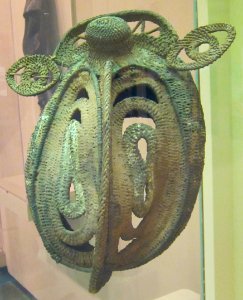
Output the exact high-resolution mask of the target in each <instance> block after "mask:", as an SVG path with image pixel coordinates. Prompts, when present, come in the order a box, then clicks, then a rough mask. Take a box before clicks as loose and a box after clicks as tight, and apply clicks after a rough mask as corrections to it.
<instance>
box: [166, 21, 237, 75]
mask: <svg viewBox="0 0 243 300" xmlns="http://www.w3.org/2000/svg"><path fill="white" fill-rule="evenodd" d="M222 31H223V32H226V33H227V37H226V39H225V41H224V42H223V43H222V44H220V42H219V41H218V39H217V38H216V37H215V36H214V35H212V33H217V32H222ZM234 39H235V29H234V27H233V26H231V25H228V24H222V23H221V24H213V25H208V26H203V27H199V28H197V29H195V30H193V31H191V32H190V33H188V34H187V35H186V36H185V37H184V39H182V40H179V41H177V42H176V43H175V44H174V45H173V46H172V47H171V50H170V51H169V53H168V54H167V56H166V60H167V63H168V65H169V66H170V67H172V68H175V69H177V70H182V71H184V70H195V69H199V68H203V67H205V66H207V65H210V64H211V63H213V62H214V61H215V60H217V59H218V58H220V57H221V56H222V55H223V54H224V52H225V51H226V50H227V49H228V48H229V46H230V45H231V44H232V42H233V41H234ZM201 45H208V47H209V49H208V50H206V51H204V52H199V46H201ZM183 49H185V51H186V54H187V55H188V57H189V58H191V59H192V60H194V62H191V63H184V62H183V61H182V60H180V59H178V58H177V56H178V54H179V53H180V52H181V50H183Z"/></svg>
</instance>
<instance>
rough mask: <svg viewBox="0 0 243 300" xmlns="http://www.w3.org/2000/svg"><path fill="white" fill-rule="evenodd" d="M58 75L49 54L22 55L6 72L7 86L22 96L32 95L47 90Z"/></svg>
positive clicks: (56, 79) (58, 72) (57, 70)
mask: <svg viewBox="0 0 243 300" xmlns="http://www.w3.org/2000/svg"><path fill="white" fill-rule="evenodd" d="M16 77H17V79H18V80H17V81H16ZM59 77H60V71H59V69H58V67H57V65H56V64H55V63H54V62H53V60H52V58H51V57H50V56H45V55H31V56H24V57H22V58H20V59H19V60H18V61H17V62H16V63H14V64H13V65H12V66H11V67H10V68H9V70H8V72H7V74H6V80H7V82H8V84H9V86H10V87H11V88H12V89H13V90H14V91H15V92H16V93H18V94H20V95H23V96H34V95H37V94H40V93H42V92H44V91H46V90H48V89H49V88H51V87H52V86H53V85H54V84H55V83H56V82H57V81H58V79H59Z"/></svg>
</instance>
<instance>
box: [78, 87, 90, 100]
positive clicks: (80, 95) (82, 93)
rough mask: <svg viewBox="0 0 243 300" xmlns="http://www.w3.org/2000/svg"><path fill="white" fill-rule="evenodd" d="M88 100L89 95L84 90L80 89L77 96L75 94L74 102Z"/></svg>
mask: <svg viewBox="0 0 243 300" xmlns="http://www.w3.org/2000/svg"><path fill="white" fill-rule="evenodd" d="M83 98H85V99H89V94H88V92H87V91H86V89H81V90H80V91H79V92H78V94H77V97H76V101H78V100H81V99H83Z"/></svg>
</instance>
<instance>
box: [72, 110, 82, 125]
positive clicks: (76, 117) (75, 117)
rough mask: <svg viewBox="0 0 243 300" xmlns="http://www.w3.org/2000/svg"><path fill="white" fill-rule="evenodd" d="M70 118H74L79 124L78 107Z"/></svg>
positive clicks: (79, 114) (79, 113) (79, 112)
mask: <svg viewBox="0 0 243 300" xmlns="http://www.w3.org/2000/svg"><path fill="white" fill-rule="evenodd" d="M71 120H76V121H78V122H79V123H80V124H81V111H80V110H79V109H76V110H75V111H74V112H73V114H72V117H71Z"/></svg>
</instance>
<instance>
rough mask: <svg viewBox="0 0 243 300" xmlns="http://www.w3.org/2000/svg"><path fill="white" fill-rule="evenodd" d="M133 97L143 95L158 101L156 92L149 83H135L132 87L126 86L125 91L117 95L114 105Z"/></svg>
mask: <svg viewBox="0 0 243 300" xmlns="http://www.w3.org/2000/svg"><path fill="white" fill-rule="evenodd" d="M132 97H143V98H146V99H149V100H151V101H153V102H156V103H158V99H157V96H156V94H155V92H154V91H153V89H152V88H151V87H150V86H149V85H148V84H138V85H133V86H131V87H128V88H125V89H124V90H123V91H121V92H120V93H119V94H118V95H117V97H116V100H115V102H114V104H113V106H115V105H116V104H117V103H119V102H121V101H123V100H125V99H127V98H132Z"/></svg>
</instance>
